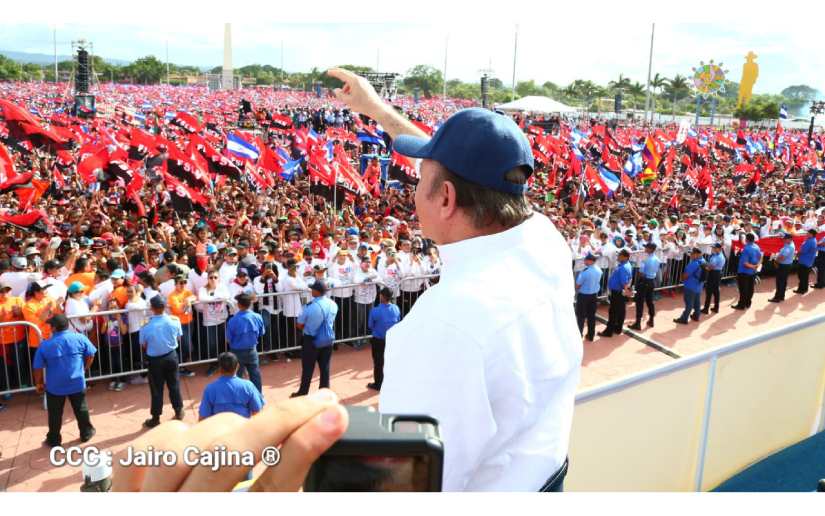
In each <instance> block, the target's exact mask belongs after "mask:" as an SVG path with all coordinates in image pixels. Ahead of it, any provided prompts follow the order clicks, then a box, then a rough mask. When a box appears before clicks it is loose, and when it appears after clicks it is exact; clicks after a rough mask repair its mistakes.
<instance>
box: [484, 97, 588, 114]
mask: <svg viewBox="0 0 825 516" xmlns="http://www.w3.org/2000/svg"><path fill="white" fill-rule="evenodd" d="M498 109H500V110H502V111H514V112H524V111H526V112H528V113H575V112H576V111H578V110H577V109H576V108H574V107H570V106H568V105H566V104H562V103H561V102H559V101H557V100H553V99H551V98H550V97H539V96H529V97H522V98H520V99H518V100H514V101H513V102H508V103H506V104H501V105H500V106H498Z"/></svg>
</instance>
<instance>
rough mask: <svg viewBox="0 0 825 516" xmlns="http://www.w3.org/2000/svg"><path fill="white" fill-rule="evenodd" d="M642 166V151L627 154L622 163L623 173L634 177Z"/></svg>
mask: <svg viewBox="0 0 825 516" xmlns="http://www.w3.org/2000/svg"><path fill="white" fill-rule="evenodd" d="M643 168H644V163H643V162H642V153H641V152H636V153H633V154H631V155H630V156H628V158H627V161H626V162H625V164H624V173H625V174H627V175H628V176H630V177H633V178H635V177H636V176H638V175H639V172H641V171H642V169H643Z"/></svg>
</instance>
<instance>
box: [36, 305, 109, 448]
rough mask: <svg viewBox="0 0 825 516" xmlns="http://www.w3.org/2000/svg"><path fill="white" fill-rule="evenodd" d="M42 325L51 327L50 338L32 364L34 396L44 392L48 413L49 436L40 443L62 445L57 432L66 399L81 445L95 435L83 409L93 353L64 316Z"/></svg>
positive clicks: (86, 411) (51, 319) (38, 351)
mask: <svg viewBox="0 0 825 516" xmlns="http://www.w3.org/2000/svg"><path fill="white" fill-rule="evenodd" d="M46 322H47V323H48V324H49V326H51V327H52V337H51V338H50V339H46V340H44V341H43V342H41V343H40V347H38V348H37V352H36V353H35V355H34V362H33V364H32V367H33V368H34V383H35V387H36V389H37V392H38V394H40V393H43V391H44V390H45V392H46V408H47V410H48V412H49V433H48V434H46V440H45V441H43V444H44V445H45V446H50V447H55V446H60V445H61V444H62V436H61V435H60V429H61V428H62V426H63V406H64V405H65V403H66V398H69V403H71V405H72V411H73V412H74V417H75V419H76V420H77V427H78V429H79V430H80V441H81V442H84V443H85V442H86V441H88V440H89V439H91V438H92V436H94V435H95V428H94V427H93V426H92V421H91V419H90V418H89V408H88V407H87V406H86V378H85V373H86V371H87V370H88V369H89V367H91V365H92V362H93V361H94V358H95V352H96V350H95V347H94V346H93V345H92V343H91V342H90V341H89V339H87V338H86V336H85V335H81V334H80V333H77V332H74V331H71V330H69V320H68V319H67V318H66V316H65V315H63V314H59V315H55V316H53V317H52V318H50V319H49V320H48V321H46ZM44 369H45V370H46V385H45V387H44V385H43V370H44Z"/></svg>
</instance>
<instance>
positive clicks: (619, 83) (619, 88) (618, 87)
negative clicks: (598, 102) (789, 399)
mask: <svg viewBox="0 0 825 516" xmlns="http://www.w3.org/2000/svg"><path fill="white" fill-rule="evenodd" d="M607 87H608V88H609V89H610V90H611V91H614V92H616V93H624V92H625V90H627V89H628V88H630V79H629V78H627V77H625V76H624V75H622V74H619V79H618V80H615V81H610V82H609V83H607Z"/></svg>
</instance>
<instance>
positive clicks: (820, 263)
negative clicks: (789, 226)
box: [813, 212, 825, 288]
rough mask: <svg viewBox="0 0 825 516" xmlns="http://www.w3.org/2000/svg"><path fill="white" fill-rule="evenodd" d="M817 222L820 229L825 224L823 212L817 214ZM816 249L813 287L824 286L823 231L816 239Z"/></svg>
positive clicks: (824, 254) (824, 250)
mask: <svg viewBox="0 0 825 516" xmlns="http://www.w3.org/2000/svg"><path fill="white" fill-rule="evenodd" d="M818 222H819V224H820V226H819V228H820V229H822V227H823V226H825V212H823V213H820V214H819V220H818ZM816 251H817V254H816V262H815V263H816V283H815V284H814V286H813V288H825V233H823V235H822V238H820V239H819V240H817V245H816Z"/></svg>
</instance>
